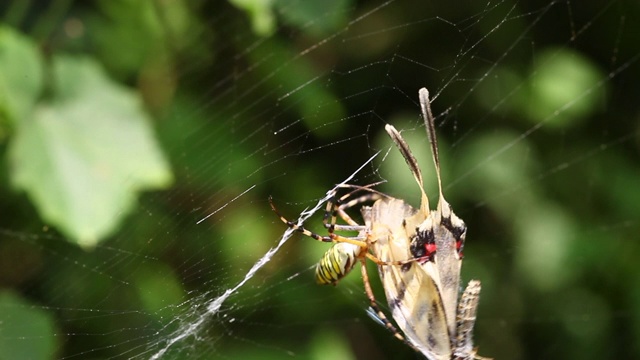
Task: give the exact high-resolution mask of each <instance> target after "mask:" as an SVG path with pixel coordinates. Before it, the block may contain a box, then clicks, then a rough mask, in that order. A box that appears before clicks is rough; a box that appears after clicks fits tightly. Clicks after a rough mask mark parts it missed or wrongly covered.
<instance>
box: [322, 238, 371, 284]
mask: <svg viewBox="0 0 640 360" xmlns="http://www.w3.org/2000/svg"><path fill="white" fill-rule="evenodd" d="M361 249H362V248H361V247H360V246H358V245H354V244H350V243H346V242H340V243H336V244H334V245H333V246H331V248H329V250H327V252H325V253H324V255H323V256H322V259H320V262H319V263H318V265H316V282H317V283H318V284H320V285H328V284H331V285H336V284H337V283H338V281H339V280H340V279H342V278H343V277H345V276H346V275H347V274H348V273H349V272H350V271H351V269H353V266H354V265H355V263H356V259H357V258H358V255H360V250H361Z"/></svg>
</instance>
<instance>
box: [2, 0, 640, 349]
mask: <svg viewBox="0 0 640 360" xmlns="http://www.w3.org/2000/svg"><path fill="white" fill-rule="evenodd" d="M159 3H161V2H159ZM234 3H235V2H234ZM237 3H240V2H237ZM308 4H313V5H305V3H304V2H302V1H295V2H280V1H274V2H273V3H272V4H271V6H272V7H270V8H269V9H270V10H271V11H273V13H272V15H273V16H274V18H272V19H271V20H273V21H274V23H273V24H272V28H270V29H269V27H268V26H267V25H264V23H261V21H266V22H267V23H268V19H269V18H268V17H267V19H266V20H265V19H264V18H262V19H261V18H260V16H259V11H257V10H255V11H254V12H251V11H249V10H243V9H242V5H238V7H235V6H232V5H231V4H227V3H225V4H224V5H220V4H216V5H212V4H208V5H205V4H191V5H189V6H193V8H190V9H191V11H192V14H195V15H192V16H193V18H192V21H196V20H195V19H197V21H198V23H199V25H200V29H199V32H198V33H197V35H196V36H193V38H191V39H190V42H189V44H188V46H184V47H183V48H180V49H175V51H176V53H178V54H179V56H177V58H178V60H176V63H177V64H176V66H175V68H176V71H175V74H174V76H175V77H176V83H177V84H178V85H177V86H176V89H174V90H175V93H173V94H170V95H167V96H168V97H170V98H171V101H170V104H171V105H170V106H167V107H166V108H165V109H164V110H163V112H161V113H159V114H156V115H157V118H158V119H160V120H158V121H157V122H156V123H155V125H156V127H157V133H158V137H159V139H160V141H161V143H162V146H163V151H164V152H165V153H166V155H167V156H168V158H169V159H170V162H171V166H172V170H173V172H174V174H175V177H176V181H175V183H174V184H173V185H172V186H171V187H170V188H169V189H167V190H166V191H160V192H153V193H146V194H144V195H142V196H141V198H140V200H139V204H138V205H137V208H136V210H135V211H134V212H133V214H131V215H129V216H128V217H127V218H126V220H125V221H124V222H123V224H122V225H121V227H120V228H119V229H118V231H117V232H116V233H115V234H114V235H112V236H110V237H109V238H108V239H106V240H104V241H103V242H100V243H98V244H97V245H96V246H95V248H93V249H92V250H90V251H87V250H83V249H80V248H79V247H78V246H77V245H75V244H73V243H71V242H69V241H68V239H67V237H66V236H65V235H63V234H62V233H58V232H56V230H55V227H52V228H53V229H52V228H49V227H47V226H48V225H49V224H45V223H44V222H43V221H42V220H40V219H39V217H38V213H37V211H36V210H35V209H34V208H28V209H26V210H24V209H23V208H20V209H23V210H20V211H23V212H24V214H26V216H27V217H29V218H30V219H31V222H29V223H27V224H26V225H24V226H23V225H22V223H15V222H14V223H8V222H6V221H3V222H2V223H1V224H0V234H1V236H2V239H0V246H2V247H3V249H5V250H4V251H3V250H0V253H2V258H3V259H4V260H3V261H2V263H4V265H0V267H2V268H3V269H2V272H0V274H1V275H2V277H1V278H0V280H1V281H0V286H1V288H0V289H1V290H2V297H3V298H2V299H4V300H2V301H0V312H4V313H5V314H10V313H16V314H18V313H26V314H27V315H25V316H33V318H32V319H33V321H31V322H29V323H20V324H18V325H15V324H11V326H9V325H7V324H9V323H10V322H8V321H7V318H6V315H5V317H4V318H3V317H0V351H2V350H1V349H2V348H3V347H4V348H5V349H11V348H12V346H16V344H17V347H16V348H20V344H29V345H30V346H33V347H34V348H43V349H49V351H44V350H43V353H42V354H41V356H40V357H39V358H42V359H51V358H57V359H81V358H109V359H111V358H135V359H142V358H149V359H181V358H203V359H209V358H260V359H265V358H274V359H275V358H278V359H279V358H288V357H294V358H323V359H324V358H340V359H349V358H353V359H356V358H358V359H360V358H362V359H364V358H367V359H374V358H399V357H404V358H416V357H417V355H415V354H414V353H413V352H412V350H411V349H408V348H407V347H406V346H405V345H404V344H402V343H401V342H399V341H397V340H396V339H394V338H393V337H392V336H390V334H389V333H388V331H386V329H384V328H383V327H382V326H379V324H377V323H376V322H375V321H372V320H371V319H370V318H368V317H367V309H368V307H369V306H368V300H367V298H366V296H365V295H364V290H363V287H362V283H361V282H362V281H361V279H360V277H359V276H358V275H354V274H351V275H350V276H348V277H346V278H345V279H344V280H342V281H341V282H340V284H339V285H338V286H336V287H320V286H317V285H316V284H314V282H313V269H314V267H315V264H316V262H317V261H318V260H319V259H320V257H321V256H322V254H323V253H324V251H326V250H327V249H328V245H327V244H321V243H319V242H316V241H313V240H312V239H307V238H306V237H303V236H300V235H299V234H295V235H294V233H293V232H292V231H291V230H290V229H288V228H287V227H286V226H285V225H284V224H282V223H281V222H280V221H279V219H278V217H277V216H276V215H275V214H273V213H272V212H271V210H270V207H269V204H268V201H267V199H268V196H270V195H271V196H273V199H274V203H275V204H276V206H277V207H278V209H279V211H280V212H282V213H283V214H284V215H285V216H286V217H287V218H289V219H298V221H299V222H305V224H306V226H308V227H309V228H310V229H311V230H312V231H315V232H318V233H323V231H324V229H323V227H322V216H323V210H324V203H325V202H326V201H327V199H328V195H327V194H328V193H329V192H328V191H329V190H331V189H337V188H338V184H345V183H350V184H359V185H367V184H372V183H376V182H383V183H382V184H380V185H379V186H377V187H376V188H377V189H379V190H380V191H382V192H384V193H387V194H390V195H392V196H395V197H398V198H402V199H405V200H407V201H408V202H409V203H412V204H413V205H418V203H419V192H418V189H417V187H416V185H415V182H414V180H413V178H412V177H411V173H410V172H409V170H408V169H407V167H406V164H405V162H404V161H403V160H402V157H401V156H400V154H398V153H397V150H396V149H395V148H394V147H393V145H392V143H391V141H390V140H389V139H388V138H387V137H386V135H385V133H384V131H383V128H384V125H385V124H387V123H390V124H393V125H394V126H395V127H396V128H397V129H398V130H400V131H401V132H402V133H403V136H404V137H405V138H406V140H407V142H408V143H409V145H410V146H411V149H412V151H413V152H414V155H415V156H416V158H417V159H418V162H419V163H420V164H421V168H422V171H423V174H424V175H425V178H426V179H425V182H426V184H425V189H426V190H427V192H428V195H429V197H430V199H431V202H432V207H433V206H434V205H433V204H434V203H435V202H436V201H437V198H436V196H437V194H436V189H437V185H436V183H435V178H434V176H433V175H434V171H433V164H432V163H431V160H430V159H431V155H430V153H429V147H428V143H427V135H426V133H425V129H424V126H423V122H422V119H421V118H420V116H419V109H420V107H419V104H418V89H419V88H421V87H427V88H428V89H429V90H430V93H431V97H432V108H433V111H434V116H435V118H436V126H437V129H436V130H437V132H438V140H439V150H440V158H441V163H442V166H443V169H442V171H443V174H442V176H443V185H444V192H445V196H446V197H447V200H448V202H449V203H451V204H452V206H453V209H454V211H455V212H456V214H457V215H458V216H459V217H460V218H462V219H464V221H465V222H466V223H467V226H468V229H469V230H468V236H467V243H466V246H465V260H464V262H463V270H462V273H463V280H462V283H464V284H466V283H467V282H468V281H469V280H470V279H478V280H480V281H481V282H482V285H483V288H482V292H481V296H480V309H479V311H478V320H477V324H476V328H475V332H474V338H475V344H476V346H478V347H479V349H480V351H479V354H481V355H483V356H488V357H493V358H497V359H539V358H547V359H555V358H557V359H566V358H582V359H589V358H594V359H603V358H634V357H637V356H638V355H640V348H639V347H640V346H639V345H637V344H636V341H635V339H637V338H638V337H639V336H640V312H638V310H637V309H638V304H639V303H640V291H638V290H636V289H635V287H634V286H631V287H629V284H635V283H636V282H637V281H638V279H637V275H636V274H640V272H639V271H638V266H637V265H636V261H635V258H634V256H633V254H635V253H637V251H638V250H640V249H639V247H640V245H639V244H638V242H637V241H635V240H637V234H638V231H639V230H640V226H639V225H640V224H639V222H638V219H639V218H640V216H639V214H640V209H639V208H638V204H640V187H639V186H638V184H639V183H640V169H639V168H638V160H639V156H638V154H639V152H638V143H639V142H638V114H639V112H638V105H637V97H638V94H640V88H639V86H640V85H639V84H640V83H639V82H638V81H636V79H638V78H640V77H639V75H640V74H638V72H639V71H640V67H639V64H638V62H639V59H640V47H638V45H637V44H640V39H638V35H637V34H638V33H640V32H638V31H637V30H638V29H637V28H638V25H637V24H638V23H639V22H638V21H639V20H640V19H639V18H638V15H639V9H638V7H637V5H635V4H633V3H631V2H624V1H607V2H591V3H584V2H580V3H578V2H570V1H547V2H533V1H531V2H511V1H496V2H485V3H478V2H473V1H468V2H464V3H460V4H457V5H455V6H453V5H447V4H444V3H443V4H439V3H436V2H421V3H420V4H415V3H411V4H409V3H408V2H401V1H397V0H395V1H393V0H392V1H386V2H382V3H374V2H361V3H353V2H349V1H334V2H331V6H329V5H320V4H324V3H323V2H308ZM313 6H317V8H313ZM76 10H77V11H80V9H75V8H73V11H71V10H70V11H69V17H73V16H77V17H78V18H79V19H81V20H82V15H77V13H76V12H75V11H76ZM267 13H268V12H267ZM80 14H81V12H80ZM252 16H253V18H252ZM260 24H263V25H260ZM260 26H266V27H267V30H266V31H265V30H264V29H263V28H261V27H260ZM260 29H263V30H260ZM260 31H265V32H264V33H263V34H260ZM156 84H157V83H156ZM6 196H7V199H11V201H14V200H13V199H18V200H20V201H26V200H25V199H23V198H17V196H19V195H16V194H14V193H11V194H9V193H7V195H6ZM18 200H15V201H18ZM3 207H4V208H6V209H8V210H6V211H7V212H6V213H10V212H12V211H14V210H11V209H13V208H12V204H11V203H10V202H9V203H8V205H7V206H6V207H5V206H3ZM3 212H4V210H3ZM350 214H351V215H352V216H354V218H358V214H357V212H356V213H353V212H352V213H350ZM34 219H35V220H34ZM16 224H20V225H16ZM43 227H46V228H44V230H41V229H42V228H43ZM292 235H293V236H292ZM12 258H18V259H20V261H17V262H16V261H11V259H12ZM16 264H20V265H16ZM25 269H26V270H25ZM370 270H371V271H370V274H371V275H372V276H371V277H372V278H373V279H372V281H373V284H372V285H373V287H374V292H375V293H376V297H377V299H378V301H379V303H380V306H381V307H382V308H383V309H387V306H386V302H385V299H384V295H383V294H384V293H383V291H382V289H381V284H380V283H379V280H378V279H377V276H373V274H375V273H376V270H375V268H374V267H371V269H370ZM18 273H20V275H19V276H18V275H16V274H18ZM9 297H10V299H12V300H11V301H9V300H6V299H7V298H9ZM15 299H20V300H15ZM3 323H4V324H5V326H4V329H5V330H1V329H2V327H3V325H2V324H3ZM41 323H44V324H45V325H42V326H40V325H38V326H40V327H38V326H36V325H37V324H41ZM28 324H36V325H28ZM36 328H37V329H36ZM42 328H49V332H47V331H44V330H41V329H42ZM38 329H39V330H38ZM36 330H37V331H36ZM38 331H41V332H38ZM568 344H569V345H568ZM26 357H29V356H27V355H25V356H24V358H26ZM16 358H20V356H19V354H18V355H17V356H16Z"/></svg>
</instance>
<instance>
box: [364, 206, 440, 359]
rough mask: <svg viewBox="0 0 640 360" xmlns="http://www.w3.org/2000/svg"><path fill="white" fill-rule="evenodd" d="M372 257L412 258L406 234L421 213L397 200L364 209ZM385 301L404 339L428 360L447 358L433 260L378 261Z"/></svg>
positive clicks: (422, 219)
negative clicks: (402, 262) (401, 263)
mask: <svg viewBox="0 0 640 360" xmlns="http://www.w3.org/2000/svg"><path fill="white" fill-rule="evenodd" d="M363 209H364V210H363V217H364V219H365V224H366V225H367V226H368V227H369V229H370V231H371V241H372V244H371V246H372V249H373V251H374V255H376V256H377V257H378V258H379V259H380V260H382V261H385V262H392V261H404V260H407V259H411V258H412V255H411V251H410V248H409V245H410V240H409V239H410V238H411V236H412V235H413V233H415V229H416V227H417V225H418V224H420V223H422V222H423V221H424V220H425V219H424V218H425V215H424V214H423V213H420V212H419V211H417V210H416V209H414V208H413V207H411V206H410V205H409V204H407V203H406V202H404V201H402V200H399V199H382V200H379V201H377V202H376V203H374V204H373V206H372V207H371V208H363ZM378 270H379V273H380V278H381V280H382V284H383V286H384V290H385V295H386V297H387V302H388V303H389V306H390V307H391V312H392V315H393V318H394V320H395V321H396V323H397V324H398V327H399V328H400V329H401V330H402V331H403V333H404V335H405V337H406V338H407V340H408V341H409V342H410V343H412V344H413V345H414V346H415V347H416V348H417V349H418V350H420V352H422V354H423V355H424V356H426V357H427V358H428V359H430V360H444V359H450V358H451V353H452V349H451V337H450V335H449V330H448V326H447V319H446V314H445V307H444V305H443V301H442V297H441V295H440V291H439V287H438V286H439V285H438V284H437V282H438V281H439V280H438V279H437V278H436V277H434V276H437V269H436V267H435V264H434V263H433V262H427V263H425V264H423V265H420V264H418V263H417V262H409V263H407V264H405V265H381V266H379V268H378Z"/></svg>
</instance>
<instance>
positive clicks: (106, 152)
mask: <svg viewBox="0 0 640 360" xmlns="http://www.w3.org/2000/svg"><path fill="white" fill-rule="evenodd" d="M52 77H53V79H54V88H53V99H52V101H50V102H49V103H46V104H42V105H40V106H38V107H37V109H36V110H35V112H34V115H33V118H30V119H25V121H22V122H21V123H20V124H19V126H18V129H17V133H16V137H15V139H14V141H13V142H12V143H11V145H10V150H9V151H10V157H11V158H10V160H11V163H12V166H13V172H12V174H11V176H12V182H13V184H14V185H15V186H16V187H17V188H19V189H22V190H24V191H26V192H27V194H28V195H29V197H30V198H31V200H32V201H33V202H34V204H35V206H36V207H37V209H38V211H39V212H40V214H41V216H42V217H43V218H44V219H45V220H46V221H49V222H51V223H52V224H53V225H56V226H57V227H58V228H59V229H60V230H61V231H62V232H63V233H65V234H66V235H67V236H69V237H71V238H72V239H74V240H75V241H76V242H77V243H79V244H80V245H82V246H85V247H91V246H93V245H95V244H96V243H97V242H98V241H99V240H100V239H102V238H104V237H105V236H107V235H109V234H110V233H112V232H113V231H114V230H115V229H116V227H117V225H118V224H119V222H120V221H121V220H122V219H123V217H124V216H125V215H126V214H127V213H129V212H130V211H131V210H132V207H133V205H134V203H135V198H136V193H137V192H138V191H140V190H143V189H158V188H163V187H166V186H168V185H169V184H170V182H171V181H172V175H171V172H170V170H169V168H168V164H167V161H166V160H165V158H164V157H163V154H162V153H161V151H160V149H159V146H158V144H157V143H156V140H155V137H154V134H153V131H152V129H151V127H150V123H149V119H148V117H147V115H146V114H145V112H144V110H143V107H142V102H141V99H140V97H139V96H138V95H137V94H136V93H134V92H133V91H131V90H129V89H126V88H124V87H122V86H120V85H118V84H116V83H114V82H112V81H110V80H109V79H108V78H107V77H106V75H105V74H104V72H103V71H102V69H101V68H100V67H99V65H98V64H97V63H95V62H94V61H92V60H90V59H88V58H71V57H57V58H54V61H53V73H52Z"/></svg>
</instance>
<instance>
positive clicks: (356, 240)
mask: <svg viewBox="0 0 640 360" xmlns="http://www.w3.org/2000/svg"><path fill="white" fill-rule="evenodd" d="M269 204H270V205H271V210H273V212H275V213H276V215H278V217H279V218H280V220H281V221H282V222H283V223H285V224H287V226H288V227H290V228H291V229H293V230H295V231H299V232H301V233H303V234H304V235H306V236H308V237H310V238H312V239H315V240H318V241H322V242H334V243H338V242H346V243H349V244H353V245H356V246H359V247H361V248H365V249H366V248H367V247H368V245H367V242H366V241H363V240H366V235H359V236H354V237H345V236H340V235H337V234H334V233H329V235H328V236H322V235H318V234H316V233H314V232H312V231H310V230H308V229H306V228H305V227H304V226H302V225H298V224H296V223H294V222H293V221H290V220H287V218H285V217H284V216H282V214H280V212H278V210H277V209H276V206H275V205H274V204H273V199H272V198H271V197H269Z"/></svg>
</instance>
